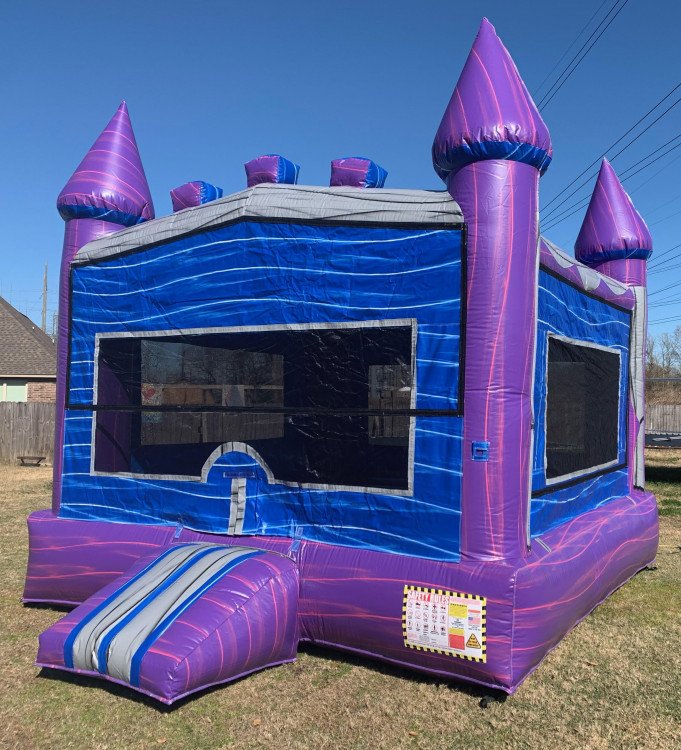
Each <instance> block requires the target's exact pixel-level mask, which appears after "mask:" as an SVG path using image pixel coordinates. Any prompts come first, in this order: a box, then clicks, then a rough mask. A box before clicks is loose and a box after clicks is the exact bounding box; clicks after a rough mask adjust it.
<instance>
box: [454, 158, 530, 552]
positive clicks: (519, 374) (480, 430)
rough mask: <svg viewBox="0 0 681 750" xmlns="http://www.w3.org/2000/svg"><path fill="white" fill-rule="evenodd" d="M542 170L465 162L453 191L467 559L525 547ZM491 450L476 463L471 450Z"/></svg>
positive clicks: (463, 533) (506, 163)
mask: <svg viewBox="0 0 681 750" xmlns="http://www.w3.org/2000/svg"><path fill="white" fill-rule="evenodd" d="M538 181H539V172H538V171H537V170H536V169H535V168H534V167H532V166H530V165H528V164H521V163H519V162H514V161H482V162H478V163H475V164H469V165H467V166H466V167H464V168H463V169H461V170H460V171H459V172H457V173H456V174H454V175H452V176H451V177H450V179H449V183H448V189H449V192H450V194H451V195H452V197H453V198H454V199H455V200H456V201H457V202H458V203H459V205H460V206H461V209H462V211H463V215H464V216H465V217H466V221H467V223H468V250H467V275H468V291H467V311H466V361H465V367H466V374H465V383H466V392H465V396H464V436H463V439H464V443H463V445H464V447H463V487H462V516H461V556H462V558H463V559H473V560H484V559H502V558H506V559H513V558H517V557H523V556H524V555H525V554H526V549H527V532H526V526H527V510H528V494H529V486H530V485H529V472H530V452H531V451H530V445H531V439H532V429H531V424H532V403H531V394H532V388H533V377H532V376H533V367H532V358H533V356H534V328H535V323H534V320H535V303H536V300H535V297H536V258H537V242H538V225H537V197H538ZM479 441H484V442H489V460H488V461H474V460H473V457H472V450H471V446H472V443H473V442H479Z"/></svg>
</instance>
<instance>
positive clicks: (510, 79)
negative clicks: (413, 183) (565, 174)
mask: <svg viewBox="0 0 681 750" xmlns="http://www.w3.org/2000/svg"><path fill="white" fill-rule="evenodd" d="M551 154H552V148H551V136H550V135H549V131H548V128H547V127H546V125H545V124H544V121H543V120H542V118H541V115H540V114H539V111H538V110H537V107H536V105H535V103H534V101H533V100H532V97H531V96H530V94H529V92H528V90H527V88H526V87H525V84H524V83H523V80H522V78H521V77H520V74H519V73H518V69H517V68H516V66H515V63H514V62H513V60H512V59H511V56H510V55H509V53H508V50H507V49H506V48H505V47H504V45H503V44H502V43H501V40H500V39H499V37H498V36H497V34H496V31H495V30H494V26H492V24H491V23H490V22H489V21H488V20H487V19H486V18H483V19H482V23H481V24H480V29H479V31H478V35H477V36H476V38H475V41H474V42H473V47H472V48H471V51H470V53H469V55H468V59H467V60H466V64H465V65H464V67H463V70H462V71H461V76H460V77H459V80H458V82H457V84H456V88H455V89H454V93H453V94H452V98H451V99H450V100H449V104H448V105H447V109H446V110H445V113H444V116H443V117H442V122H441V123H440V127H439V128H438V130H437V133H436V135H435V140H434V142H433V166H434V167H435V171H436V172H437V173H438V175H439V176H440V177H441V178H442V179H443V180H444V181H445V182H446V181H447V178H448V177H449V175H450V174H452V173H454V172H457V171H458V170H459V169H461V167H464V166H465V165H466V164H470V163H472V162H475V161H482V160H485V159H510V160H512V161H520V162H524V163H526V164H532V165H533V166H535V167H536V168H537V169H538V170H539V171H540V172H541V173H542V174H543V173H544V172H545V171H546V169H547V167H548V166H549V162H550V161H551Z"/></svg>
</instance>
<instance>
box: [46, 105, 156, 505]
mask: <svg viewBox="0 0 681 750" xmlns="http://www.w3.org/2000/svg"><path fill="white" fill-rule="evenodd" d="M57 209H58V210H59V214H60V216H61V217H62V219H64V221H66V228H65V234H64V247H63V250H62V257H61V268H60V272H59V325H58V330H57V395H56V404H55V408H56V416H55V430H54V471H53V478H54V482H53V489H52V508H53V509H54V511H55V513H56V512H58V510H59V502H60V499H61V473H62V448H63V444H64V407H65V403H66V391H65V384H66V365H67V356H68V333H69V318H70V310H69V269H70V266H71V261H72V260H73V259H74V258H75V256H76V253H77V252H78V250H80V248H81V247H83V245H86V244H87V243H88V242H91V241H92V240H94V239H97V238H98V237H102V236H103V235H105V234H110V233H111V232H117V231H118V230H120V229H123V228H125V227H129V226H132V225H134V224H139V223H140V222H142V221H146V220H147V219H153V218H154V206H153V203H152V200H151V194H150V192H149V185H148V184H147V178H146V176H145V174H144V169H143V167H142V162H141V160H140V155H139V151H138V150H137V142H136V141H135V134H134V133H133V131H132V125H131V124H130V116H129V115H128V108H127V106H126V104H125V102H121V105H120V106H119V108H118V109H117V110H116V114H115V115H114V116H113V117H112V118H111V120H110V121H109V124H108V125H107V126H106V127H105V128H104V130H103V131H102V132H101V134H100V136H99V138H97V140H96V141H95V142H94V144H93V145H92V147H91V148H90V150H89V151H88V152H87V154H86V155H85V158H84V159H83V161H81V163H80V164H79V165H78V168H77V169H76V171H75V172H74V173H73V175H72V176H71V179H70V180H69V181H68V182H67V183H66V185H65V186H64V188H63V189H62V191H61V193H59V197H58V198H57Z"/></svg>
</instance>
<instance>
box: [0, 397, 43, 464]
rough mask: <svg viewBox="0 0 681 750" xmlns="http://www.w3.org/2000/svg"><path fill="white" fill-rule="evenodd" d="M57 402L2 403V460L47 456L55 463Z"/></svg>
mask: <svg viewBox="0 0 681 750" xmlns="http://www.w3.org/2000/svg"><path fill="white" fill-rule="evenodd" d="M53 444H54V404H40V403H35V404H22V403H12V402H7V401H5V402H1V403H0V463H3V464H7V463H11V464H14V463H16V462H17V456H46V458H47V461H46V463H52V452H53V447H54V445H53Z"/></svg>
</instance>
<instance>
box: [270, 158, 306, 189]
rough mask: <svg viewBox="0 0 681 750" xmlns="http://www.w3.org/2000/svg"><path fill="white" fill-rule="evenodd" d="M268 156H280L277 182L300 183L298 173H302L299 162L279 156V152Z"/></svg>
mask: <svg viewBox="0 0 681 750" xmlns="http://www.w3.org/2000/svg"><path fill="white" fill-rule="evenodd" d="M268 156H276V157H278V162H277V182H281V183H285V184H287V185H296V184H297V183H298V175H299V174H300V165H299V164H294V163H293V162H292V161H290V160H289V159H286V158H284V157H283V156H279V154H268Z"/></svg>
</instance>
